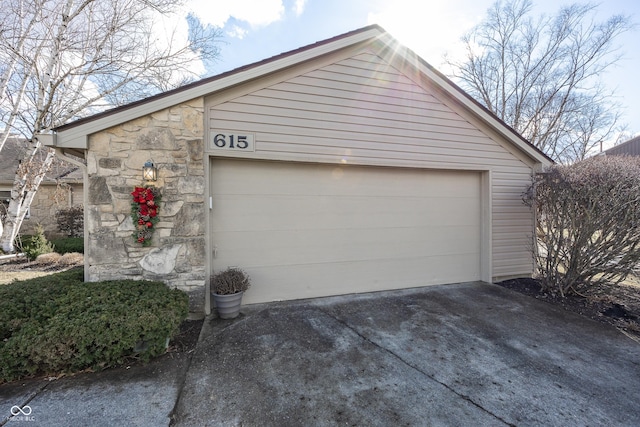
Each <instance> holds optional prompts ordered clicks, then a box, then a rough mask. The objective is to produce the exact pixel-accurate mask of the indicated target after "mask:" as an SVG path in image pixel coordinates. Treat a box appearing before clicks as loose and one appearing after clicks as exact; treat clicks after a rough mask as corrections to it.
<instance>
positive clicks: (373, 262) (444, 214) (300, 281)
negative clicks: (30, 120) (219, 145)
mask: <svg viewBox="0 0 640 427" xmlns="http://www.w3.org/2000/svg"><path fill="white" fill-rule="evenodd" d="M211 191H212V198H213V200H212V202H213V205H212V206H213V209H212V211H211V215H212V217H211V222H212V233H213V236H212V239H213V240H212V245H213V248H214V251H213V254H212V256H213V259H212V266H213V269H214V271H219V270H221V269H224V268H226V267H228V266H237V267H241V268H243V269H245V270H246V271H247V272H248V273H249V274H250V276H251V278H252V287H251V289H250V290H249V291H248V292H247V293H246V294H245V299H244V300H243V303H248V304H250V303H257V302H266V301H276V300H285V299H299V298H309V297H317V296H327V295H340V294H347V293H354V292H369V291H377V290H387V289H400V288H409V287H416V286H424V285H430V284H442V283H455V282H464V281H472V280H479V279H480V217H481V215H480V175H479V174H478V173H475V172H449V171H425V170H411V169H396V168H382V167H356V166H334V165H317V164H300V163H285V162H263V161H240V160H220V159H216V160H212V163H211Z"/></svg>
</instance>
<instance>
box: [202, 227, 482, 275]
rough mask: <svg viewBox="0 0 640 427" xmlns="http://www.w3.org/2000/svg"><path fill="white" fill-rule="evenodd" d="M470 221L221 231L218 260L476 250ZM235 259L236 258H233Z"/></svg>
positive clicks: (292, 260) (246, 262) (269, 261)
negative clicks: (441, 224)
mask: <svg viewBox="0 0 640 427" xmlns="http://www.w3.org/2000/svg"><path fill="white" fill-rule="evenodd" d="M472 232H473V228H471V227H466V228H465V227H422V228H416V227H410V228H409V227H407V228H382V229H380V228H378V229H369V230H362V229H348V228H345V229H331V230H322V232H321V233H318V232H317V231H316V230H304V231H297V230H272V231H259V232H256V231H245V232H240V233H239V232H229V233H225V232H218V233H215V234H214V236H213V238H214V241H215V242H217V244H216V245H217V248H218V249H217V254H216V258H217V260H218V262H222V263H225V262H226V261H228V262H234V260H242V262H241V265H243V266H246V267H254V266H266V265H270V266H272V265H281V266H286V265H287V264H298V263H305V262H309V260H313V262H321V263H327V262H341V261H360V260H366V259H373V260H379V259H385V258H389V257H393V258H399V257H416V256H426V257H431V256H436V255H440V254H456V253H467V252H469V253H476V254H477V252H478V250H479V245H480V243H479V241H478V240H469V239H468V238H467V236H468V235H469V234H470V233H472ZM234 265H235V264H234Z"/></svg>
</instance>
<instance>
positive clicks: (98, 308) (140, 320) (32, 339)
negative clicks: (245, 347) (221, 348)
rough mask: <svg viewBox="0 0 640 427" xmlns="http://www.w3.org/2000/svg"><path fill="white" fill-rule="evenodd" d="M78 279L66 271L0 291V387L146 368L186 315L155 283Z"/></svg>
mask: <svg viewBox="0 0 640 427" xmlns="http://www.w3.org/2000/svg"><path fill="white" fill-rule="evenodd" d="M82 279H83V272H82V269H72V270H69V271H65V272H62V273H57V274H53V275H49V276H45V277H39V278H36V279H31V280H26V281H22V282H14V283H11V284H9V285H4V286H0V383H2V382H5V381H12V380H16V379H19V378H22V377H27V376H33V375H52V374H57V373H63V372H74V371H80V370H84V369H87V368H93V369H103V368H106V367H111V366H118V365H121V364H123V363H125V362H126V361H127V360H129V359H131V358H134V357H135V358H136V359H141V360H143V361H148V360H149V359H150V358H151V357H154V356H157V355H160V354H162V353H163V352H164V351H165V344H166V339H167V338H168V337H171V336H173V335H174V334H175V333H176V332H177V331H178V328H179V326H180V323H182V321H183V320H184V319H186V316H187V314H188V297H187V295H186V294H185V293H184V292H182V291H180V290H177V289H169V288H168V287H167V286H166V285H165V284H163V283H161V282H149V281H133V280H120V281H111V282H97V283H83V282H82ZM141 343H144V345H143V346H140V344H141ZM136 347H138V348H140V347H143V349H138V351H135V350H134V349H136Z"/></svg>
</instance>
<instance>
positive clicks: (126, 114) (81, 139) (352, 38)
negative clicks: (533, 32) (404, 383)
mask: <svg viewBox="0 0 640 427" xmlns="http://www.w3.org/2000/svg"><path fill="white" fill-rule="evenodd" d="M376 42H377V43H381V45H380V44H379V45H378V46H381V49H383V50H391V51H392V52H394V58H398V60H401V61H403V64H405V65H409V66H411V67H413V68H414V69H415V70H416V71H417V72H418V73H420V74H421V75H422V76H425V77H426V78H428V79H430V80H431V81H432V82H433V83H434V84H435V85H436V86H437V87H438V88H439V89H440V91H441V92H442V93H444V94H445V95H446V96H448V97H450V98H452V99H453V100H454V101H456V102H458V103H460V104H462V105H463V106H464V107H466V108H467V109H468V110H469V111H470V112H472V113H473V114H474V115H475V116H476V117H478V118H479V119H480V120H482V121H484V122H485V123H487V124H488V125H489V126H490V127H491V128H493V129H494V130H495V131H497V132H498V133H499V134H500V135H502V136H503V137H505V138H506V139H507V140H509V141H511V142H512V143H513V144H514V145H515V146H516V147H518V148H519V149H520V150H521V151H523V152H524V153H526V154H527V155H528V156H529V157H530V158H532V159H534V160H535V161H536V162H537V163H541V164H543V165H550V164H552V163H553V160H552V159H551V158H549V157H548V156H547V155H545V154H544V153H543V152H542V151H540V150H539V149H538V148H536V147H535V146H533V145H532V144H531V143H529V142H528V141H527V140H525V139H524V138H523V137H522V136H521V135H520V134H518V133H517V132H516V131H515V130H514V129H512V128H511V127H509V126H508V125H507V124H506V123H504V122H503V121H502V120H500V119H499V118H498V117H497V116H496V115H494V114H493V113H491V112H490V111H489V110H488V109H487V108H485V107H484V106H482V105H481V104H480V103H479V102H477V101H476V100H475V99H473V98H472V97H471V96H470V95H468V94H467V93H466V92H464V91H463V90H462V89H461V88H459V87H458V86H457V85H455V84H454V83H453V82H452V81H451V80H449V79H448V78H447V77H445V76H444V75H443V74H442V73H440V72H439V71H437V70H436V69H435V68H433V67H432V66H431V65H429V64H428V63H427V62H426V61H424V60H423V59H422V58H420V57H419V56H418V55H416V54H415V53H414V52H412V51H411V50H410V49H408V48H406V47H404V46H402V45H401V44H400V43H398V41H397V40H395V39H394V38H393V37H392V36H390V35H389V34H388V33H387V32H386V31H384V29H382V28H381V27H380V26H378V25H371V26H368V27H364V28H361V29H359V30H355V31H352V32H349V33H346V34H342V35H340V36H336V37H333V38H331V39H327V40H324V41H321V42H317V43H314V44H311V45H308V46H305V47H301V48H299V49H296V50H293V51H290V52H286V53H283V54H280V55H277V56H274V57H272V58H268V59H265V60H263V61H260V62H256V63H253V64H250V65H247V66H244V67H240V68H237V69H235V70H231V71H228V72H226V73H222V74H219V75H216V76H213V77H209V78H206V79H203V80H199V81H197V82H194V83H191V84H188V85H185V86H182V87H179V88H177V89H174V90H171V91H168V92H163V93H160V94H158V95H155V96H152V97H149V98H145V99H142V100H140V101H136V102H133V103H130V104H127V105H124V106H121V107H117V108H114V109H112V110H109V111H105V112H103V113H99V114H95V115H93V116H89V117H86V118H83V119H80V120H76V121H74V122H71V123H68V124H65V125H62V126H59V127H57V128H55V129H54V130H53V131H54V135H53V138H51V139H50V140H48V141H47V140H46V139H45V138H43V140H44V141H45V143H46V144H48V145H53V146H56V147H59V148H63V149H66V148H68V149H81V150H86V149H87V141H88V136H89V135H90V134H93V133H96V132H100V131H102V130H105V129H108V128H110V127H112V126H116V125H119V124H121V123H124V122H127V121H130V120H133V119H135V118H138V117H142V116H145V115H148V114H151V113H153V112H156V111H159V110H162V109H165V108H169V107H171V106H173V105H177V104H180V103H183V102H187V101H189V100H192V99H195V98H198V97H201V96H205V95H208V94H212V93H215V92H218V91H221V90H223V89H227V88H230V87H232V86H235V85H238V84H240V83H244V82H246V81H249V80H253V79H257V78H260V77H263V76H267V75H269V74H272V73H274V72H277V71H280V70H283V69H286V68H289V67H292V66H295V65H297V64H301V63H303V62H305V61H309V60H312V59H314V58H317V57H319V56H322V55H327V54H330V53H332V52H335V51H338V50H340V49H344V48H347V47H351V46H355V45H362V46H365V45H372V44H374V43H376ZM378 48H380V47H378Z"/></svg>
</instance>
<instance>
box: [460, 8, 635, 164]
mask: <svg viewBox="0 0 640 427" xmlns="http://www.w3.org/2000/svg"><path fill="white" fill-rule="evenodd" d="M531 9H532V3H531V1H530V0H509V1H506V2H502V1H500V0H499V1H497V2H496V3H494V5H493V6H492V7H491V8H490V9H489V10H488V12H487V17H486V18H485V20H484V21H483V22H482V23H480V24H479V25H478V26H476V27H475V28H473V29H472V30H471V31H470V32H469V33H468V34H466V35H465V36H464V37H463V38H462V41H463V42H464V44H465V46H466V52H467V54H466V58H465V60H463V61H455V60H447V63H448V65H450V66H451V67H452V69H453V70H454V71H453V77H454V78H455V79H457V80H459V81H460V82H461V85H462V86H463V87H464V88H465V89H466V90H467V91H468V92H469V93H470V94H471V95H473V96H475V97H477V98H478V100H480V101H481V102H482V103H483V104H484V105H485V106H486V107H487V108H488V109H489V110H491V111H492V112H494V113H495V114H496V115H497V116H498V117H500V118H501V119H502V120H504V121H505V122H506V123H507V124H508V125H510V126H511V127H513V128H514V129H515V130H516V131H518V132H519V133H520V134H522V135H523V136H524V137H525V138H527V139H528V140H530V141H531V142H532V143H533V144H534V145H536V146H537V147H538V148H540V149H541V150H542V151H544V152H545V153H547V154H548V155H549V156H550V157H552V158H553V159H554V160H556V161H559V162H572V161H575V160H579V159H583V158H585V157H586V156H587V155H588V154H589V153H590V150H592V149H593V148H594V147H596V146H597V145H598V144H599V143H600V141H602V140H605V139H609V138H611V137H612V136H613V135H614V134H615V132H616V131H618V130H619V127H620V123H619V122H620V114H616V113H611V112H612V111H616V110H617V109H619V107H620V106H619V105H618V103H617V102H616V101H615V97H614V94H613V92H610V91H606V90H604V88H603V87H602V85H601V83H600V80H599V79H600V78H601V76H602V74H603V73H604V72H606V70H607V69H608V68H609V67H611V66H612V65H613V64H615V63H616V62H617V61H618V60H619V59H620V58H621V55H620V54H619V52H618V47H617V46H616V44H615V42H616V40H617V38H618V36H620V35H621V34H622V33H624V32H625V31H628V30H630V29H631V28H632V24H631V22H630V19H629V18H628V17H626V16H623V15H614V16H612V17H610V18H609V19H608V20H606V21H604V22H595V21H594V20H593V15H594V12H595V11H596V6H594V5H591V4H584V5H582V4H572V5H569V6H566V7H563V8H561V9H560V10H559V12H558V13H557V14H556V15H555V16H552V17H548V16H544V15H543V16H540V17H537V18H535V19H534V18H533V17H531Z"/></svg>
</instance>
